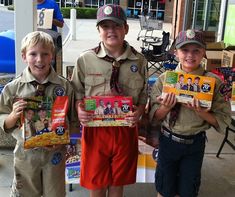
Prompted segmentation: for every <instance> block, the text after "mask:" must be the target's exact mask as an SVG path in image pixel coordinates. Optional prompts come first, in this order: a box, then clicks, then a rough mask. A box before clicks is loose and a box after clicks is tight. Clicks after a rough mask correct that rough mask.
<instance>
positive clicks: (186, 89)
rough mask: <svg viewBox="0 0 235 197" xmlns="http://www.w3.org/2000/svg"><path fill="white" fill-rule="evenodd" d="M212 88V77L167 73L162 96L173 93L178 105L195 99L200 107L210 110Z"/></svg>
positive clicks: (213, 80)
mask: <svg viewBox="0 0 235 197" xmlns="http://www.w3.org/2000/svg"><path fill="white" fill-rule="evenodd" d="M214 88H215V79H214V78H213V77H206V76H199V75H192V74H185V73H180V72H174V71H167V72H166V77H165V80H164V83H163V93H162V94H163V95H164V94H166V93H170V92H173V93H174V94H175V95H176V98H177V102H180V103H188V102H191V101H192V99H193V98H196V99H198V100H199V102H200V106H201V107H205V108H211V105H212V98H213V93H214Z"/></svg>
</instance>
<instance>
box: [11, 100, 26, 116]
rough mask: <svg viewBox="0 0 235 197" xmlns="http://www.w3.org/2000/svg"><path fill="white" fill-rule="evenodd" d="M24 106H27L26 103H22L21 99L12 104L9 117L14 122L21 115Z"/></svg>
mask: <svg viewBox="0 0 235 197" xmlns="http://www.w3.org/2000/svg"><path fill="white" fill-rule="evenodd" d="M26 105H27V102H26V101H24V100H23V99H20V100H18V101H16V102H15V103H14V104H13V109H12V112H11V114H10V115H11V117H12V118H13V119H15V120H17V119H19V118H20V116H21V114H22V113H23V110H24V108H25V107H26Z"/></svg>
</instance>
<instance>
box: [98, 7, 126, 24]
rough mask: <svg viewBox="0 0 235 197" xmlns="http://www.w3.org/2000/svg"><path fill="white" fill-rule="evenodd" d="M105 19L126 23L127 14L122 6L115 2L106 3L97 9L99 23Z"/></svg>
mask: <svg viewBox="0 0 235 197" xmlns="http://www.w3.org/2000/svg"><path fill="white" fill-rule="evenodd" d="M104 20H111V21H113V22H115V23H118V24H120V25H122V24H124V23H126V14H125V12H124V10H123V9H122V7H120V6H119V5H114V4H106V5H104V6H102V7H100V8H99V9H98V11H97V23H96V25H99V23H100V22H102V21H104Z"/></svg>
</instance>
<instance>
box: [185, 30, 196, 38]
mask: <svg viewBox="0 0 235 197" xmlns="http://www.w3.org/2000/svg"><path fill="white" fill-rule="evenodd" d="M186 36H187V38H189V39H192V38H194V37H195V31H193V30H192V29H189V30H187V32H186Z"/></svg>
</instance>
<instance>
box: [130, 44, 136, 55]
mask: <svg viewBox="0 0 235 197" xmlns="http://www.w3.org/2000/svg"><path fill="white" fill-rule="evenodd" d="M131 51H132V53H134V54H135V55H136V54H137V53H138V52H137V51H136V50H135V48H134V47H132V46H131Z"/></svg>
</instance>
